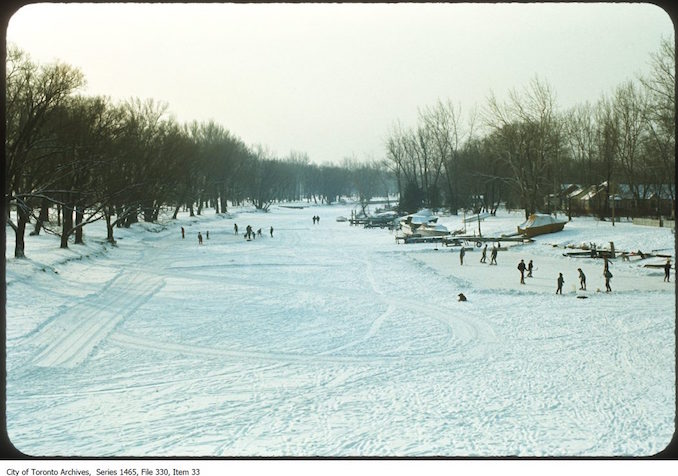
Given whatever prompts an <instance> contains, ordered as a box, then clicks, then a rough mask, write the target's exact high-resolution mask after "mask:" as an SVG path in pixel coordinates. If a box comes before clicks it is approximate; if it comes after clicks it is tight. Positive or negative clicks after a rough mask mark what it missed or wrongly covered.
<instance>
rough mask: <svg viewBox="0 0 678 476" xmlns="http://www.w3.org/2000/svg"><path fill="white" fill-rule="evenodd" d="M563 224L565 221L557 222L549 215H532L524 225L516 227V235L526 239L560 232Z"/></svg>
mask: <svg viewBox="0 0 678 476" xmlns="http://www.w3.org/2000/svg"><path fill="white" fill-rule="evenodd" d="M565 223H567V221H564V220H558V219H557V218H554V217H552V216H551V215H543V214H539V213H533V214H532V215H530V217H529V218H528V219H527V220H526V221H525V222H524V223H521V224H520V225H518V233H520V234H521V235H524V236H526V237H527V238H532V237H533V236H537V235H544V234H546V233H555V232H557V231H562V229H563V228H564V227H565Z"/></svg>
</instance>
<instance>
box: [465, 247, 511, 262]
mask: <svg viewBox="0 0 678 476" xmlns="http://www.w3.org/2000/svg"><path fill="white" fill-rule="evenodd" d="M499 246H500V247H501V244H499ZM462 249H463V247H462ZM497 251H498V249H497V248H496V247H495V246H492V250H491V251H490V264H494V265H496V264H497ZM480 262H481V263H486V262H487V245H485V247H484V248H483V254H482V256H481V257H480Z"/></svg>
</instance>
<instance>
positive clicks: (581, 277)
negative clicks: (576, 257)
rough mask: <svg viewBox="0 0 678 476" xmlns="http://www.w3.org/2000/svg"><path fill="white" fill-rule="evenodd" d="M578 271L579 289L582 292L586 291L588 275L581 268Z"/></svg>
mask: <svg viewBox="0 0 678 476" xmlns="http://www.w3.org/2000/svg"><path fill="white" fill-rule="evenodd" d="M577 271H579V289H580V290H581V291H586V275H585V274H584V272H583V271H582V270H581V268H577Z"/></svg>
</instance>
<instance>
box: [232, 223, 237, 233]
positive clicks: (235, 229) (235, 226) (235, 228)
mask: <svg viewBox="0 0 678 476" xmlns="http://www.w3.org/2000/svg"><path fill="white" fill-rule="evenodd" d="M233 233H235V234H236V235H237V234H238V224H237V223H234V224H233Z"/></svg>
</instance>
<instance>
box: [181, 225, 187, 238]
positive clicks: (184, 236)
mask: <svg viewBox="0 0 678 476" xmlns="http://www.w3.org/2000/svg"><path fill="white" fill-rule="evenodd" d="M184 238H186V232H185V231H184V227H183V226H182V227H181V239H182V240H183V239H184Z"/></svg>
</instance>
